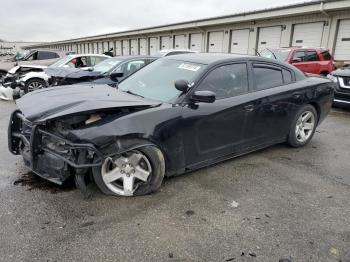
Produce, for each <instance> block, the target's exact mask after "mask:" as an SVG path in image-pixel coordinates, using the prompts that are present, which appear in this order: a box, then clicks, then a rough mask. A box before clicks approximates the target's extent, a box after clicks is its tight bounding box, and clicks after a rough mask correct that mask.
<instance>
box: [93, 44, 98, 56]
mask: <svg viewBox="0 0 350 262" xmlns="http://www.w3.org/2000/svg"><path fill="white" fill-rule="evenodd" d="M93 45H94V54H98V49H97V43H93Z"/></svg>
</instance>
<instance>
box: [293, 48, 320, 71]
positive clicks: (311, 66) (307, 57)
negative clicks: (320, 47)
mask: <svg viewBox="0 0 350 262" xmlns="http://www.w3.org/2000/svg"><path fill="white" fill-rule="evenodd" d="M297 60H300V62H296V61H297ZM292 65H294V66H295V67H297V68H299V69H300V70H301V71H303V72H305V73H310V74H320V69H321V65H320V58H319V55H318V53H317V52H316V50H305V49H300V50H295V51H294V53H293V55H292Z"/></svg>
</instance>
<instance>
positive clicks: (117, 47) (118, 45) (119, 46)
mask: <svg viewBox="0 0 350 262" xmlns="http://www.w3.org/2000/svg"><path fill="white" fill-rule="evenodd" d="M115 55H116V56H119V55H122V41H120V40H117V41H115Z"/></svg>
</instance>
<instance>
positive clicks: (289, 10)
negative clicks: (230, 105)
mask: <svg viewBox="0 0 350 262" xmlns="http://www.w3.org/2000/svg"><path fill="white" fill-rule="evenodd" d="M289 46H312V47H320V46H322V47H327V48H329V49H330V50H331V52H332V53H333V55H334V57H335V59H336V60H337V61H344V60H350V0H338V1H334V0H328V1H312V2H307V3H302V4H294V5H289V6H282V7H277V8H271V9H265V10H258V11H252V12H247V13H237V14H233V15H228V16H221V17H214V18H208V19H201V20H195V21H189V22H183V23H176V24H170V25H162V26H157V27H151V28H143V29H137V30H129V31H124V32H118V33H110V34H104V35H96V36H89V37H83V38H76V39H69V40H64V41H58V42H51V43H46V44H42V45H31V46H27V47H26V48H34V47H49V48H59V49H64V50H67V51H76V52H78V53H87V52H89V53H102V52H105V51H107V50H108V49H109V48H113V52H114V54H115V55H130V54H131V55H137V54H140V55H145V54H152V53H154V52H156V51H157V50H160V49H170V48H175V49H184V48H190V49H193V50H196V51H200V52H225V53H242V54H255V51H256V50H261V49H264V48H272V47H289Z"/></svg>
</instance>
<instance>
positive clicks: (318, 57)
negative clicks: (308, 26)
mask: <svg viewBox="0 0 350 262" xmlns="http://www.w3.org/2000/svg"><path fill="white" fill-rule="evenodd" d="M260 55H261V56H263V57H267V58H271V59H277V60H281V61H285V62H287V63H289V64H291V65H293V66H295V67H297V68H299V69H300V70H301V71H303V72H304V73H310V74H317V75H325V76H326V75H328V74H329V73H331V72H332V71H333V70H334V69H335V67H334V61H333V58H332V56H331V54H330V53H329V50H328V49H325V48H322V47H316V48H310V47H289V48H272V49H264V50H263V51H261V52H260Z"/></svg>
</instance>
